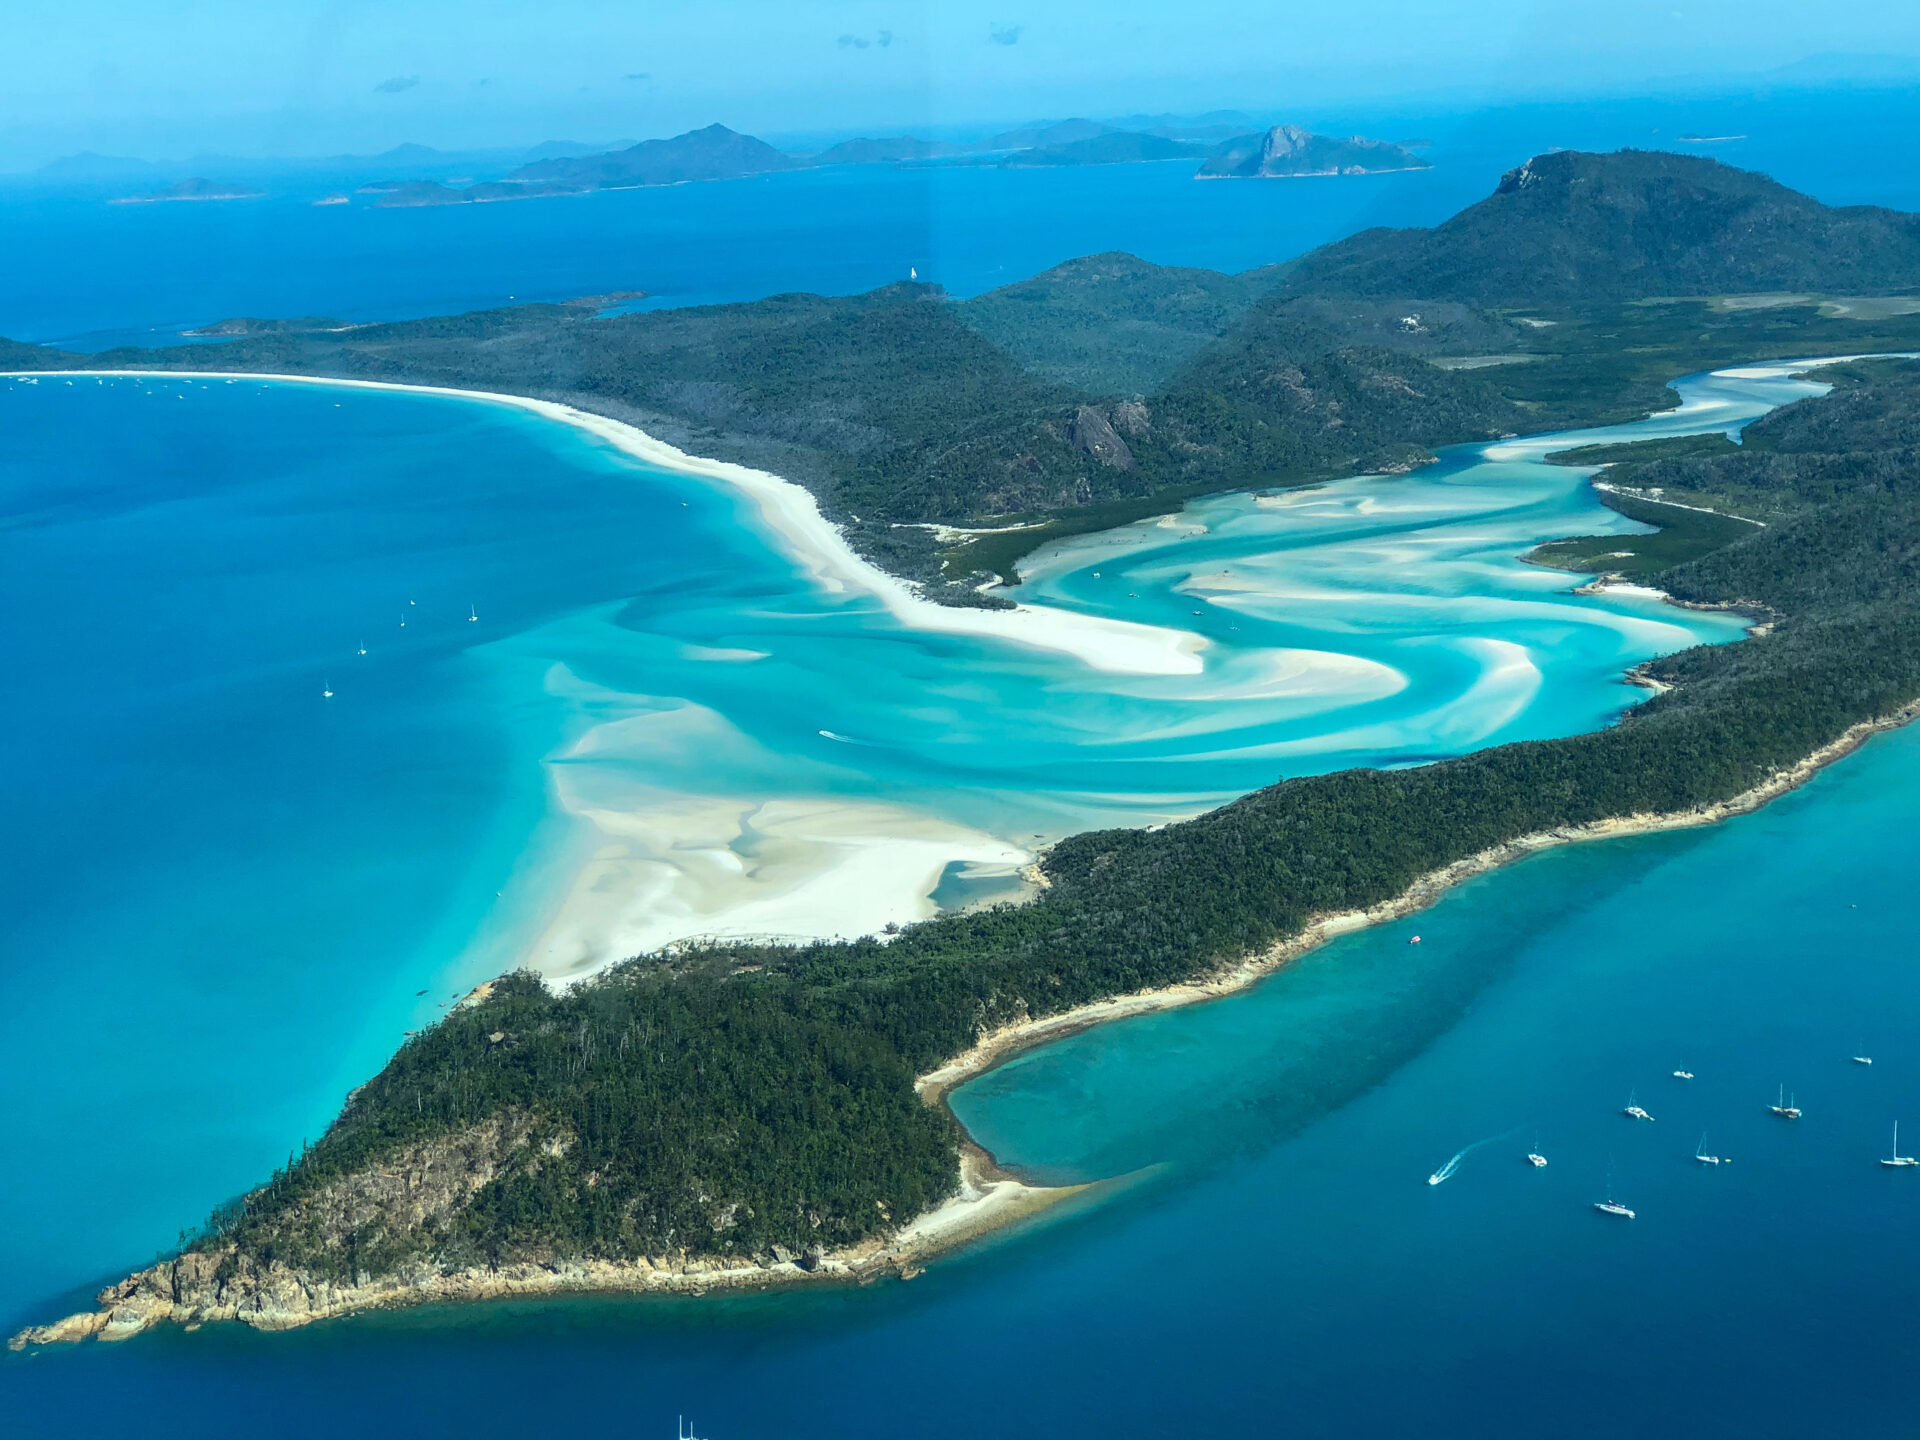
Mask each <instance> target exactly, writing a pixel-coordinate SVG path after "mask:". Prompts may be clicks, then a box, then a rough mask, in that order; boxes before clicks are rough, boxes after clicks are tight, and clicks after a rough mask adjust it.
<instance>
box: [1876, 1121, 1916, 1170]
mask: <svg viewBox="0 0 1920 1440" xmlns="http://www.w3.org/2000/svg"><path fill="white" fill-rule="evenodd" d="M1880 1163H1881V1164H1882V1165H1884V1166H1886V1167H1887V1169H1889V1170H1904V1169H1906V1168H1907V1166H1909V1165H1920V1160H1916V1159H1914V1158H1913V1156H1911V1155H1902V1154H1901V1153H1900V1122H1899V1121H1898V1120H1896V1121H1894V1122H1893V1154H1892V1155H1890V1156H1888V1157H1887V1158H1886V1159H1885V1160H1882V1161H1881V1162H1880Z"/></svg>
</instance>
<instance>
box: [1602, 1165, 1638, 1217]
mask: <svg viewBox="0 0 1920 1440" xmlns="http://www.w3.org/2000/svg"><path fill="white" fill-rule="evenodd" d="M1593 1208H1594V1209H1596V1210H1598V1211H1599V1212H1600V1213H1601V1214H1602V1215H1618V1216H1619V1217H1620V1218H1621V1219H1622V1220H1631V1219H1633V1211H1631V1210H1629V1209H1628V1208H1627V1207H1626V1206H1624V1205H1622V1204H1621V1203H1620V1202H1619V1201H1618V1200H1616V1199H1614V1198H1613V1166H1611V1165H1609V1166H1607V1198H1606V1199H1604V1200H1596V1201H1594V1202H1593Z"/></svg>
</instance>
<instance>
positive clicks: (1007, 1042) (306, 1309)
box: [7, 700, 1920, 1351]
mask: <svg viewBox="0 0 1920 1440" xmlns="http://www.w3.org/2000/svg"><path fill="white" fill-rule="evenodd" d="M1916 719H1920V700H1913V701H1910V702H1908V703H1907V704H1906V705H1904V706H1902V707H1901V708H1900V709H1898V710H1896V711H1894V712H1893V713H1892V714H1890V715H1885V716H1882V717H1880V718H1879V719H1876V720H1869V721H1863V722H1861V723H1860V724H1857V725H1853V726H1850V727H1849V728H1848V729H1847V730H1845V731H1844V732H1843V733H1842V734H1841V735H1840V736H1839V737H1837V738H1836V739H1834V740H1833V741H1831V742H1829V743H1828V744H1826V745H1823V746H1822V747H1820V748H1819V749H1818V750H1815V751H1814V752H1813V753H1812V754H1810V755H1807V756H1806V757H1804V758H1803V759H1801V760H1800V761H1798V762H1797V763H1795V764H1794V765H1791V766H1789V767H1787V768H1786V769H1783V770H1778V771H1775V772H1774V774H1773V775H1771V776H1770V777H1768V779H1767V780H1765V781H1764V782H1762V783H1761V784H1759V785H1756V786H1754V787H1753V788H1752V789H1750V790H1746V791H1743V792H1741V793H1740V794H1738V795H1735V796H1733V797H1732V798H1730V799H1728V800H1723V801H1719V802H1716V803H1714V804H1711V805H1702V806H1697V807H1695V808H1693V809H1690V810H1679V811H1667V812H1658V813H1647V814H1637V815H1627V816H1620V817H1616V818H1613V819H1608V820H1597V821H1591V822H1588V823H1586V824H1582V825H1571V826H1565V827H1562V828H1559V829H1555V830H1548V831H1538V832H1535V833H1533V834H1529V835H1523V836H1520V837H1518V838H1517V839H1514V840H1510V841H1507V842H1505V843H1503V844H1500V845H1496V846H1493V847H1490V848H1489V849H1486V850H1482V851H1480V852H1478V853H1477V854H1474V855H1470V856H1467V857H1465V858H1463V859H1460V860H1456V861H1454V862H1452V863H1451V864H1448V865H1445V866H1441V867H1440V868H1438V869H1435V870H1432V871H1429V872H1427V873H1426V874H1425V875H1422V876H1420V877H1418V878H1417V879H1416V880H1415V881H1414V882H1413V883H1412V884H1411V885H1409V886H1408V887H1407V889H1406V890H1404V891H1403V892H1401V894H1399V895H1397V896H1395V897H1394V898H1392V899H1390V900H1385V901H1382V902H1380V903H1379V904H1377V905H1373V906H1369V907H1367V908H1366V909H1362V910H1347V911H1341V912H1337V913H1335V914H1331V915H1324V916H1320V917H1317V918H1315V919H1313V920H1310V921H1309V922H1308V923H1307V924H1306V926H1304V927H1303V928H1302V929H1301V930H1300V931H1299V933H1297V934H1295V935H1293V936H1290V937H1289V938H1287V939H1285V940H1282V941H1280V942H1278V943H1277V944H1275V945H1273V946H1271V947H1269V948H1268V949H1267V950H1265V951H1264V952H1262V953H1261V954H1259V955H1256V956H1251V957H1248V958H1246V959H1243V960H1241V961H1239V962H1237V963H1235V964H1232V965H1230V966H1227V967H1225V968H1223V969H1222V970H1220V971H1218V972H1217V973H1215V974H1214V975H1213V976H1211V977H1209V978H1206V979H1203V980H1194V981H1188V982H1185V983H1182V984H1179V985H1169V986H1164V987H1161V988H1159V989H1153V990H1141V991H1134V992H1132V993H1130V994H1126V995H1117V996H1113V997H1111V998H1109V999H1106V1000H1101V1001H1095V1002H1093V1003H1092V1004H1088V1005H1082V1006H1078V1007H1076V1008H1075V1009H1072V1010H1067V1011H1063V1012H1061V1013H1060V1014H1057V1015H1049V1016H1044V1017H1042V1018H1040V1019H1037V1020H1027V1021H1023V1022H1020V1023H1017V1024H1013V1025H1008V1026H1003V1027H1002V1028H1001V1029H999V1030H996V1031H993V1032H991V1033H989V1034H986V1035H983V1036H981V1037H980V1038H979V1040H978V1041H976V1042H975V1044H974V1045H973V1046H972V1047H971V1048H969V1049H968V1050H966V1051H964V1052H962V1053H961V1054H960V1055H957V1056H955V1057H954V1058H953V1059H952V1060H949V1061H947V1062H946V1063H945V1064H944V1065H941V1066H939V1067H937V1068H936V1069H934V1070H931V1071H928V1072H927V1073H926V1074H925V1075H922V1076H920V1077H918V1078H917V1080H916V1081H915V1086H914V1088H915V1090H916V1091H917V1093H918V1094H919V1096H920V1098H921V1100H922V1101H923V1102H924V1103H926V1104H928V1105H932V1106H937V1107H939V1108H940V1109H942V1110H945V1111H946V1113H947V1114H948V1115H949V1116H953V1111H952V1108H951V1106H950V1105H949V1103H948V1100H949V1097H950V1096H951V1095H952V1093H953V1091H954V1090H955V1089H957V1088H958V1087H959V1086H960V1085H962V1084H964V1083H965V1082H966V1081H968V1080H971V1079H973V1078H975V1077H976V1076H979V1075H983V1074H986V1073H987V1072H988V1071H990V1070H993V1069H995V1068H996V1067H998V1066H1000V1065H1003V1064H1005V1063H1006V1062H1007V1061H1009V1060H1011V1059H1013V1058H1015V1057H1016V1056H1018V1055H1021V1054H1023V1053H1025V1052H1026V1051H1029V1050H1032V1049H1036V1048H1038V1047H1040V1046H1042V1045H1046V1044H1049V1043H1051V1042H1053V1041H1056V1040H1062V1039H1065V1038H1067V1037H1068V1036H1071V1035H1076V1034H1078V1033H1080V1032H1081V1031H1083V1030H1089V1029H1092V1028H1093V1027H1094V1026H1096V1025H1103V1024H1106V1023H1108V1022H1110V1021H1114V1020H1123V1019H1127V1018H1130V1017H1132V1016H1136V1015H1147V1014H1152V1013H1154V1012H1156V1011H1161V1010H1171V1009H1177V1008H1180V1007H1183V1006H1187V1005H1194V1004H1200V1003H1203V1002H1207V1001H1212V1000H1220V999H1224V998H1226V997H1228V996H1231V995H1234V994H1236V993H1238V992H1240V991H1242V990H1245V989H1247V988H1249V987H1250V986H1252V985H1255V984H1257V983H1258V982H1259V981H1261V980H1264V979H1265V978H1266V977H1267V976H1269V975H1272V974H1273V973H1275V972H1276V971H1278V970H1280V969H1281V968H1283V967H1284V966H1286V965H1288V964H1290V963H1291V962H1292V961H1294V960H1297V959H1299V958H1300V957H1301V956H1303V955H1305V954H1307V953H1309V952H1310V951H1312V950H1315V949H1318V948H1319V947H1320V946H1321V945H1323V944H1325V943H1326V942H1327V941H1329V940H1333V939H1336V938H1338V937H1339V936H1342V935H1348V934H1352V933H1354V932H1356V931H1360V930H1365V929H1369V928H1371V927H1372V926H1375V925H1380V924H1384V923H1386V922H1388V921H1392V920H1399V919H1403V918H1405V917H1406V916H1409V915H1413V914H1417V913H1419V912H1420V911H1422V910H1425V909H1428V908H1430V907H1431V906H1433V905H1435V904H1436V903H1438V902H1439V901H1440V900H1441V899H1442V898H1444V897H1445V895H1446V894H1447V892H1449V891H1450V890H1452V889H1453V888H1454V887H1455V886H1457V885H1459V884H1460V883H1462V882H1463V881H1466V880H1470V879H1473V878H1474V877H1476V876H1479V875H1484V874H1487V873H1489V872H1491V871H1494V870H1497V869H1500V868H1502V867H1504V866H1506V865H1509V864H1512V863H1513V862H1515V861H1518V860H1524V859H1526V858H1527V857H1528V856H1530V855H1535V854H1539V853H1540V852H1542V851H1545V850H1551V849H1554V848H1556V847H1558V846H1561V845H1570V844H1580V843H1584V842H1586V841H1591V840H1611V839H1618V838H1624V837H1627V836H1632V835H1648V834H1656V833H1660V832H1663V831H1668V830H1685V829H1693V828H1697V827H1700V826H1705V825H1716V824H1719V823H1721V822H1722V821H1725V820H1729V819H1733V818H1736V817H1738V816H1741V815H1748V814H1752V813H1753V812H1755V811H1757V810H1760V809H1762V808H1763V807H1765V806H1766V805H1768V804H1769V803H1771V802H1772V801H1774V800H1777V799H1779V798H1780V797H1781V796H1782V795H1786V794H1789V793H1791V792H1792V791H1794V790H1797V789H1799V788H1800V787H1801V786H1802V785H1805V784H1806V783H1807V782H1808V781H1809V780H1811V779H1812V778H1813V777H1814V776H1816V775H1818V774H1819V773H1820V772H1821V771H1822V770H1824V769H1825V768H1826V767H1827V766H1829V765H1831V764H1833V763H1834V762H1836V761H1838V760H1842V759H1844V758H1846V757H1847V756H1848V755H1851V754H1852V753H1853V752H1854V751H1856V750H1858V749H1859V748H1860V747H1861V746H1862V745H1863V744H1865V743H1866V742H1867V741H1868V740H1870V739H1871V738H1873V736H1875V735H1878V734H1880V733H1882V732H1884V731H1888V730H1895V729H1898V728H1900V727H1902V726H1904V725H1907V724H1909V723H1911V722H1912V721H1914V720H1916ZM481 988H482V990H484V988H485V987H484V986H483V987H481ZM480 993H481V992H480V991H476V992H475V996H478V995H479V994H480ZM469 998H473V997H469ZM463 1003H464V1002H463ZM953 1118H954V1123H955V1124H956V1125H958V1126H959V1128H960V1133H961V1136H962V1140H961V1146H960V1165H959V1184H958V1188H957V1191H956V1193H955V1194H954V1195H952V1196H950V1197H949V1198H948V1199H947V1200H945V1201H943V1202H942V1203H941V1204H939V1205H937V1206H935V1207H934V1208H933V1209H931V1210H928V1211H926V1212H924V1213H923V1214H921V1215H918V1216H916V1217H915V1218H914V1219H913V1220H911V1221H909V1222H908V1223H907V1224H906V1225H904V1226H902V1227H901V1228H900V1229H899V1230H897V1231H896V1232H894V1234H893V1235H892V1236H891V1237H890V1238H885V1239H878V1238H876V1239H873V1240H869V1241H865V1242H862V1243H861V1244H859V1245H856V1246H850V1247H847V1248H844V1249H841V1250H834V1251H827V1252H815V1253H812V1254H809V1255H808V1256H805V1257H798V1258H788V1259H784V1260H783V1259H781V1258H779V1256H778V1255H775V1256H774V1257H773V1258H772V1259H771V1260H770V1261H767V1262H760V1261H753V1260H749V1259H745V1258H743V1257H720V1258H715V1259H695V1258H690V1257H687V1256H685V1255H681V1256H678V1257H661V1258H658V1259H651V1258H650V1259H646V1260H638V1261H621V1262H614V1261H556V1262H553V1263H549V1264H541V1263H537V1262H521V1263H518V1264H514V1265H508V1266H504V1267H501V1268H500V1269H497V1270H465V1271H457V1272H454V1273H452V1274H440V1273H436V1272H432V1271H431V1270H430V1269H428V1268H427V1267H424V1266H423V1267H421V1268H420V1269H419V1270H418V1271H416V1272H415V1273H414V1274H412V1275H401V1276H388V1277H382V1278H381V1279H380V1280H378V1281H371V1282H369V1283H368V1284H366V1285H362V1286H333V1285H328V1284H324V1283H322V1284H319V1285H315V1284H313V1283H312V1282H309V1281H306V1280H303V1279H302V1278H301V1277H299V1276H298V1275H296V1274H295V1273H294V1272H292V1271H286V1270H282V1271H279V1272H278V1273H275V1272H269V1273H268V1274H266V1275H262V1276H260V1277H259V1278H258V1280H256V1281H255V1282H254V1283H253V1284H252V1285H251V1286H249V1287H247V1288H246V1290H245V1293H244V1296H236V1297H234V1298H232V1300H231V1302H230V1303H225V1304H205V1303H201V1302H199V1301H197V1300H189V1299H188V1298H187V1296H186V1294H185V1293H184V1290H183V1285H186V1286H191V1285H192V1284H194V1283H204V1282H205V1281H207V1280H208V1279H209V1278H210V1276H211V1272H212V1268H213V1267H214V1266H215V1265H217V1264H218V1261H217V1260H215V1259H212V1258H210V1257H209V1256H208V1255H207V1254H206V1253H204V1252H194V1253H191V1254H189V1255H186V1256H179V1257H175V1258H174V1259H172V1260H166V1261H162V1262H160V1263H159V1264H157V1265H154V1266H152V1267H150V1268H148V1269H146V1270H143V1271H139V1272H137V1273H135V1274H133V1275H131V1276H129V1277H128V1278H126V1279H125V1280H122V1281H120V1282H119V1283H118V1284H116V1285H113V1286H109V1287H108V1288H107V1289H105V1290H103V1291H101V1292H100V1294H99V1296H98V1302H99V1308H98V1309H95V1310H84V1311H80V1312H78V1313H75V1314H72V1315H68V1316H66V1317H65V1318H63V1319H60V1320H56V1321H53V1322H51V1323H49V1324H46V1325H35V1326H27V1327H25V1328H24V1329H22V1330H20V1331H19V1332H17V1333H16V1334H14V1335H13V1336H12V1337H11V1338H9V1340H8V1341H7V1348H8V1349H9V1350H13V1351H20V1350H25V1349H27V1348H28V1347H30V1346H38V1345H53V1344H70V1343H78V1342H80V1341H83V1340H88V1339H94V1338H98V1339H100V1340H103V1341H117V1340H126V1339H130V1338H131V1337H133V1336H134V1335H137V1334H139V1333H141V1332H142V1331H144V1330H148V1329H151V1328H153V1327H154V1326H156V1325H160V1324H165V1323H174V1324H180V1325H183V1326H185V1327H187V1328H188V1329H190V1330H192V1329H198V1328H199V1327H200V1326H201V1325H202V1324H205V1323H207V1322H209V1321H236V1322H239V1323H241V1324H246V1325H249V1326H251V1327H253V1328H255V1329H260V1330H272V1331H278V1330H292V1329H298V1328H301V1327H303V1326H305V1325H308V1324H312V1323H314V1322H316V1321H319V1320H327V1319H335V1318H340V1317H344V1316H348V1315H353V1314H357V1313H359V1312H361V1311H364V1310H373V1309H400V1308H409V1307H412V1306H415V1305H434V1304H464V1303H472V1302H477V1301H481V1300H489V1299H494V1298H498V1297H502V1296H509V1295H518V1296H530V1297H531V1296H548V1297H555V1296H565V1295H584V1294H594V1293H600V1294H669V1295H694V1296H699V1295H706V1294H708V1293H710V1292H711V1291H714V1290H738V1291H762V1290H771V1289H780V1288H785V1287H788V1286H793V1285H801V1284H808V1283H815V1282H840V1283H855V1284H868V1283H872V1282H874V1281H877V1280H879V1279H882V1278H885V1277H886V1276H889V1275H892V1276H895V1277H897V1278H899V1279H901V1280H911V1279H913V1278H914V1277H915V1276H917V1275H919V1274H920V1273H921V1269H922V1268H923V1266H924V1264H925V1263H926V1262H929V1261H932V1260H934V1259H937V1258H938V1257H940V1256H942V1255H944V1254H947V1253H949V1252H951V1251H954V1250H957V1249H959V1248H961V1247H963V1246H966V1245H969V1244H971V1243H973V1242H974V1241H977V1240H981V1239H984V1238H986V1237H987V1236H989V1235H993V1234H996V1233H999V1232H1001V1231H1004V1230H1007V1229H1010V1228H1012V1227H1014V1226H1017V1225H1019V1224H1021V1223H1022V1222H1024V1221H1027V1220H1030V1219H1033V1218H1035V1217H1037V1216H1039V1215H1042V1214H1044V1213H1046V1212H1047V1211H1049V1210H1052V1209H1054V1208H1055V1207H1056V1206H1058V1205H1060V1204H1061V1203H1063V1202H1065V1201H1068V1200H1071V1199H1073V1198H1075V1197H1076V1196H1079V1195H1083V1194H1086V1193H1087V1192H1089V1191H1091V1190H1094V1189H1096V1188H1098V1187H1099V1186H1100V1185H1101V1184H1103V1183H1108V1182H1092V1183H1089V1184H1081V1185H1070V1186H1039V1185H1032V1184H1029V1183H1027V1182H1026V1181H1024V1180H1022V1179H1021V1178H1020V1177H1019V1175H1018V1173H1017V1172H1015V1171H1011V1170H1008V1169H1006V1168H1004V1167H1002V1166H1001V1165H1000V1163H999V1162H998V1161H997V1160H996V1159H995V1158H994V1157H993V1156H992V1155H991V1154H990V1153H988V1152H987V1151H986V1150H985V1149H984V1148H983V1147H982V1146H980V1145H979V1143H978V1142H977V1141H975V1140H974V1139H973V1137H972V1136H971V1135H969V1134H968V1133H967V1131H966V1127H965V1126H964V1125H960V1122H959V1119H958V1117H957V1116H953ZM1116 1178H1124V1177H1116ZM808 1261H811V1262H812V1263H810V1264H809V1263H807V1262H808ZM188 1262H192V1264H191V1266H190V1267H189V1268H190V1273H184V1274H183V1271H182V1267H183V1266H184V1265H188ZM243 1299H244V1301H245V1302H246V1303H242V1300H243Z"/></svg>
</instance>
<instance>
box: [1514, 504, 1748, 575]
mask: <svg viewBox="0 0 1920 1440" xmlns="http://www.w3.org/2000/svg"><path fill="white" fill-rule="evenodd" d="M1600 500H1601V503H1603V504H1605V505H1606V506H1607V507H1608V508H1609V509H1612V510H1618V511H1619V512H1620V513H1621V514H1622V515H1625V516H1626V517H1627V518H1628V519H1629V520H1638V521H1639V522H1640V523H1641V524H1642V525H1652V526H1654V527H1656V528H1655V530H1654V532H1653V533H1652V534H1651V535H1576V536H1573V537H1572V538H1570V539H1566V540H1554V541H1550V542H1549V543H1547V544H1545V545H1542V546H1540V547H1538V548H1537V549H1535V550H1534V551H1533V552H1532V553H1531V554H1530V555H1528V556H1527V558H1528V559H1529V560H1531V561H1533V562H1534V563H1535V564H1536V565H1551V566H1553V567H1554V568H1555V569H1558V570H1585V571H1589V572H1596V573H1606V574H1612V575H1624V576H1625V577H1626V578H1627V579H1629V580H1650V579H1652V578H1653V577H1654V576H1656V575H1659V574H1661V573H1662V572H1663V571H1666V570H1670V569H1672V568H1673V567H1674V566H1676V565H1684V564H1686V563H1687V562H1688V561H1689V560H1698V559H1699V558H1700V557H1701V556H1702V555H1705V554H1707V553H1709V552H1710V551H1714V550H1718V549H1719V548H1720V547H1721V546H1722V545H1730V544H1732V543H1733V542H1734V541H1735V540H1739V539H1742V538H1744V537H1745V536H1747V535H1750V534H1752V533H1753V530H1754V528H1755V526H1754V522H1753V521H1751V520H1745V519H1738V518H1735V517H1734V516H1731V515H1721V514H1717V513H1710V512H1708V511H1706V510H1703V509H1700V508H1698V507H1693V508H1689V507H1688V506H1686V505H1684V504H1681V505H1665V504H1662V503H1661V502H1659V501H1658V500H1648V499H1645V498H1643V497H1641V496H1637V495H1623V494H1620V493H1619V492H1618V491H1613V490H1602V491H1601V492H1600Z"/></svg>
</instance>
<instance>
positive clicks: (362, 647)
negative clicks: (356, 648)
mask: <svg viewBox="0 0 1920 1440" xmlns="http://www.w3.org/2000/svg"><path fill="white" fill-rule="evenodd" d="M360 653H361V654H362V655H364V654H366V653H367V642H366V641H364V640H362V641H361V642H360Z"/></svg>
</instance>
